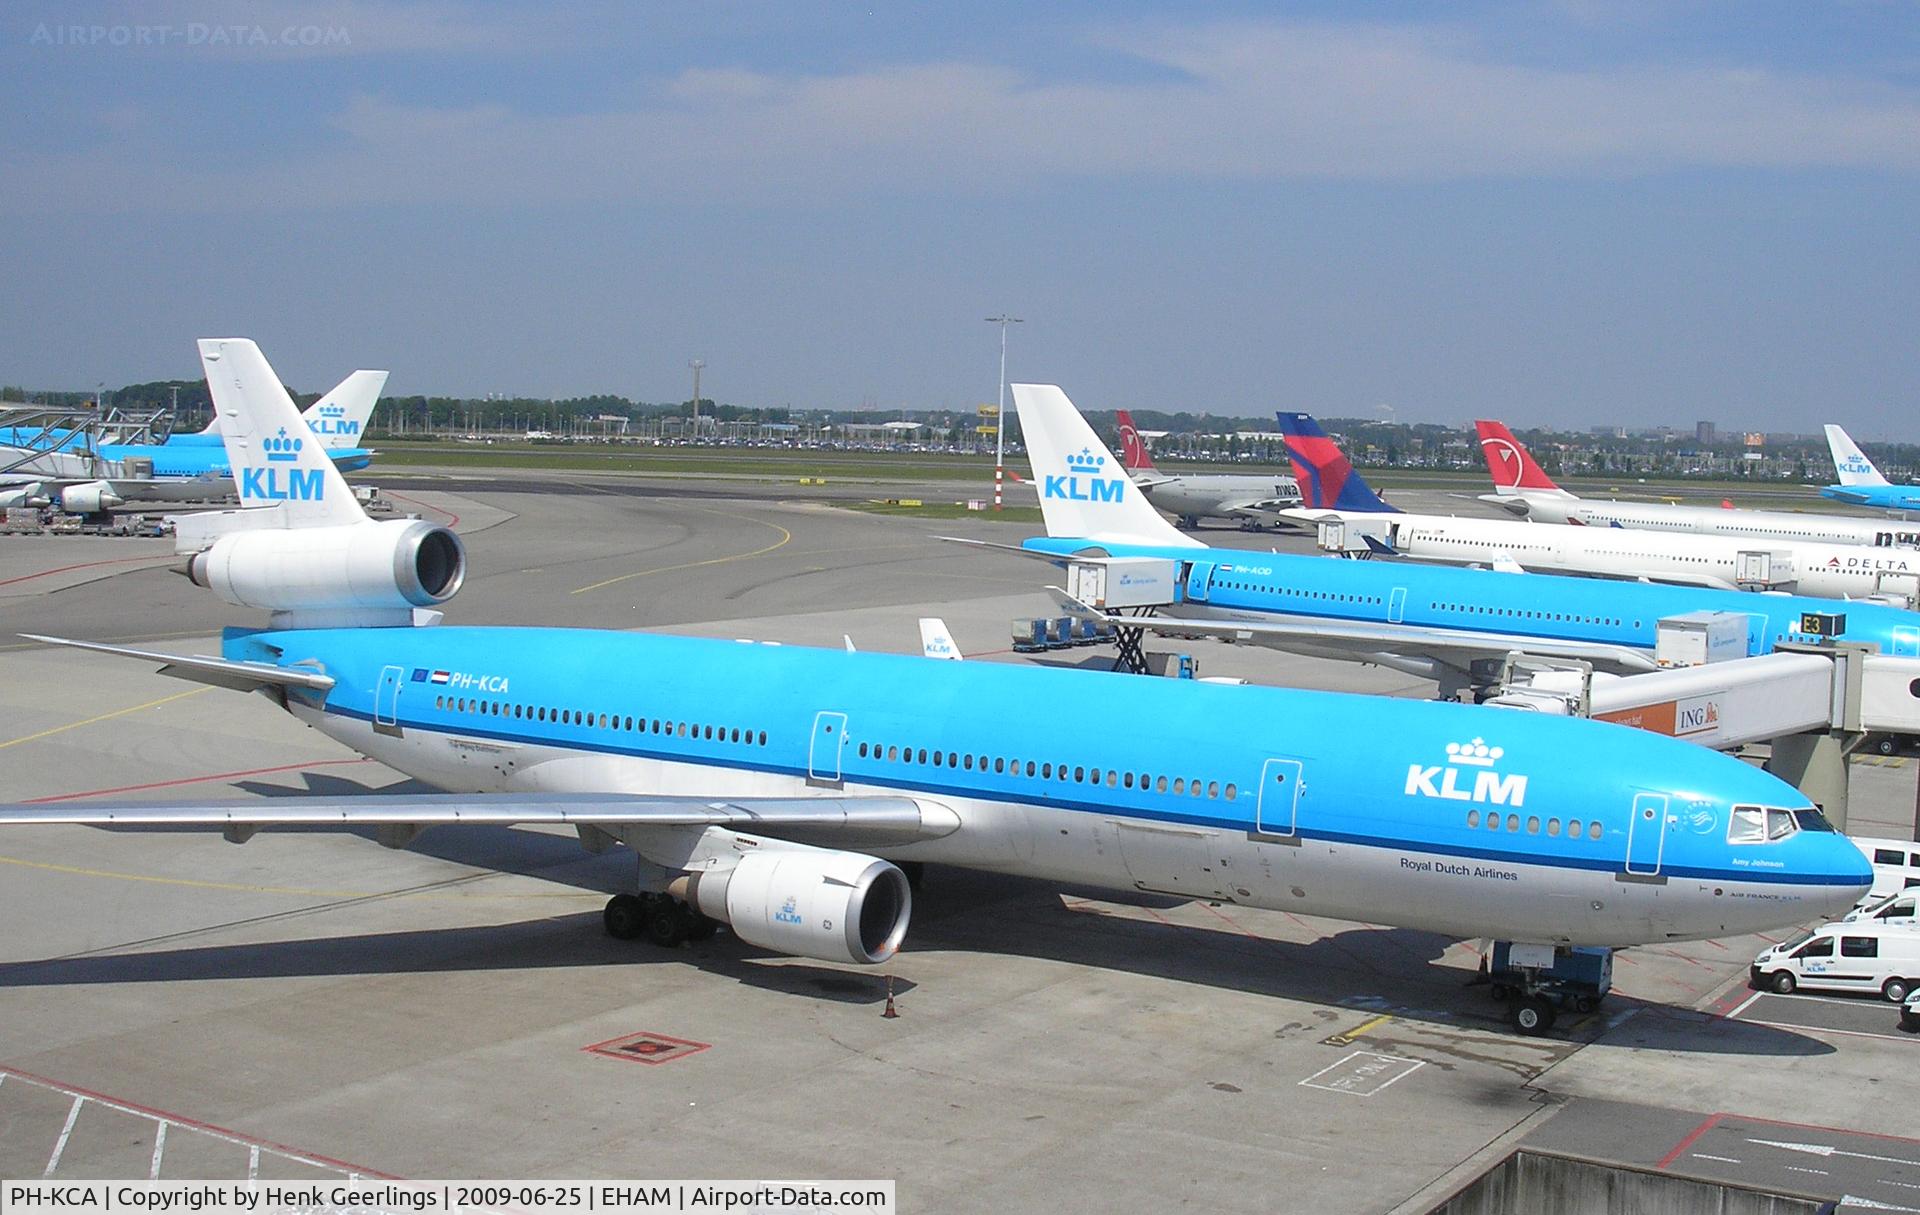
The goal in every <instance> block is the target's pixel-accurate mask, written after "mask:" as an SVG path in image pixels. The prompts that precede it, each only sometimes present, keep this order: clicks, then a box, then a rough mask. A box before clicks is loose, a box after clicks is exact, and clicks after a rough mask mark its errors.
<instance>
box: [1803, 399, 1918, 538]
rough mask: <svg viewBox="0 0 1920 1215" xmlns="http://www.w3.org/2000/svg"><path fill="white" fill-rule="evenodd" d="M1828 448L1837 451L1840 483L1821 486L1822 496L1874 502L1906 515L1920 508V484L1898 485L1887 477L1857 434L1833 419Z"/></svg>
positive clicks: (1866, 503)
mask: <svg viewBox="0 0 1920 1215" xmlns="http://www.w3.org/2000/svg"><path fill="white" fill-rule="evenodd" d="M1827 448H1828V450H1830V451H1832V452H1833V466H1834V468H1835V469H1836V470H1838V472H1839V474H1840V483H1839V484H1838V485H1829V486H1827V487H1826V488H1825V489H1823V490H1821V491H1820V496H1821V497H1823V498H1832V499H1834V500H1835V501H1837V502H1845V503H1847V504H1848V505H1851V506H1874V507H1878V508H1880V509H1881V510H1884V511H1892V512H1894V513H1896V514H1899V515H1901V516H1903V517H1905V516H1909V515H1911V514H1912V513H1913V512H1915V511H1920V486H1914V485H1895V484H1893V482H1891V481H1889V480H1887V478H1886V477H1885V476H1884V475H1882V473H1881V472H1880V470H1879V469H1878V468H1876V467H1875V466H1874V463H1873V461H1872V460H1869V459H1867V453H1866V452H1864V451H1861V450H1860V445H1859V444H1858V443H1855V442H1854V441H1853V436H1852V435H1849V434H1848V433H1847V432H1846V431H1844V430H1842V429H1840V427H1838V426H1835V425H1833V424H1832V423H1831V422H1829V423H1828V424H1827Z"/></svg>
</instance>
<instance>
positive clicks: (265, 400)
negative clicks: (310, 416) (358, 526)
mask: <svg viewBox="0 0 1920 1215" xmlns="http://www.w3.org/2000/svg"><path fill="white" fill-rule="evenodd" d="M200 362H201V365H202V366H203V367H205V368H206V372H207V388H208V389H209V390H210V391H211V392H212V394H213V408H214V410H215V412H216V413H218V414H219V417H220V432H221V434H222V435H223V436H224V437H225V441H226V445H227V461H228V463H230V464H231V465H232V466H233V480H234V484H235V485H236V486H237V487H238V488H239V490H240V505H241V506H242V507H243V508H244V507H273V508H277V509H278V510H279V511H280V512H281V513H282V515H283V517H284V520H285V524H286V526H288V527H327V526H331V525H337V524H346V523H361V522H364V521H365V520H366V518H367V514H366V512H365V511H363V510H361V509H360V504H359V503H358V502H356V501H354V498H353V490H352V489H351V488H349V487H348V485H347V481H346V478H345V477H342V476H341V475H340V470H339V469H337V468H335V467H334V465H333V461H332V460H330V459H328V458H327V453H326V451H325V449H324V448H322V447H321V446H320V442H319V440H317V439H315V438H314V436H313V432H312V431H310V430H308V429H307V424H306V423H305V422H303V421H301V420H300V411H299V410H298V409H297V408H295V407H294V404H293V398H292V397H289V396H288V395H287V390H286V389H285V388H284V387H282V386H281V384H280V377H279V376H277V375H275V374H274V371H273V368H272V367H271V366H270V365H268V363H267V359H266V356H265V355H263V354H261V353H260V347H258V346H256V345H254V344H253V342H252V341H250V340H248V339H247V338H202V339H200Z"/></svg>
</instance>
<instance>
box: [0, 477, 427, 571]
mask: <svg viewBox="0 0 1920 1215" xmlns="http://www.w3.org/2000/svg"><path fill="white" fill-rule="evenodd" d="M386 494H387V497H389V498H398V499H400V500H401V501H402V502H411V503H413V504H414V505H415V506H418V507H421V508H423V509H425V510H430V511H432V512H433V513H434V514H436V515H445V516H446V517H447V526H448V527H458V526H460V516H459V515H456V514H454V513H453V512H452V511H450V510H448V509H447V508H446V507H444V506H434V505H432V504H431V503H427V502H422V501H421V500H420V499H418V498H409V497H407V495H405V494H397V493H395V492H393V491H392V490H387V491H386ZM4 585H5V583H0V586H4Z"/></svg>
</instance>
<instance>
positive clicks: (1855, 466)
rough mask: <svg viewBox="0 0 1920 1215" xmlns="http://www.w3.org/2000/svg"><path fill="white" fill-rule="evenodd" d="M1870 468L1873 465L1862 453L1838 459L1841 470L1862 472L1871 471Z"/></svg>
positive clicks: (1871, 468)
mask: <svg viewBox="0 0 1920 1215" xmlns="http://www.w3.org/2000/svg"><path fill="white" fill-rule="evenodd" d="M1872 470H1873V465H1871V464H1869V463H1867V458H1866V457H1865V456H1862V455H1852V456H1848V457H1847V458H1846V459H1844V460H1842V461H1840V471H1841V472H1845V473H1864V472H1871V471H1872Z"/></svg>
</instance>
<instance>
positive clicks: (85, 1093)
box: [0, 1066, 399, 1181]
mask: <svg viewBox="0 0 1920 1215" xmlns="http://www.w3.org/2000/svg"><path fill="white" fill-rule="evenodd" d="M0 1072H3V1073H5V1074H7V1075H9V1076H18V1077H20V1079H22V1080H26V1081H28V1082H30V1083H33V1084H44V1085H46V1086H47V1087H48V1088H51V1089H54V1090H55V1091H57V1092H62V1093H72V1094H73V1095H74V1096H76V1097H87V1098H90V1099H92V1100H94V1101H98V1102H100V1103H102V1104H103V1105H109V1106H119V1107H120V1108H121V1109H126V1110H132V1111H133V1112H134V1113H137V1114H145V1115H146V1116H147V1117H149V1118H158V1119H160V1120H161V1121H163V1122H171V1123H173V1124H174V1125H175V1126H184V1127H189V1128H191V1129H193V1130H196V1131H207V1132H210V1133H212V1134H215V1135H225V1136H226V1137H227V1138H229V1139H237V1140H239V1141H240V1142H242V1143H247V1144H252V1145H254V1146H256V1147H263V1148H266V1149H268V1150H269V1151H274V1152H280V1153H283V1154H284V1155H287V1156H291V1157H293V1158H294V1159H296V1160H306V1161H311V1162H313V1163H314V1164H324V1165H326V1166H327V1167H329V1168H335V1169H340V1170H341V1171H343V1172H347V1173H358V1174H360V1175H362V1176H365V1177H384V1178H386V1179H388V1180H390V1181H397V1180H399V1174H397V1173H382V1172H381V1171H380V1170H379V1169H369V1168H366V1167H364V1166H361V1165H357V1164H352V1163H349V1162H348V1161H345V1160H336V1159H334V1158H333V1157H331V1156H321V1155H319V1154H317V1153H315V1152H309V1151H305V1150H303V1149H301V1148H297V1147H289V1146H288V1145H286V1144H284V1143H275V1142H274V1141H273V1140H271V1139H261V1138H259V1137H257V1136H254V1135H247V1134H242V1133H241V1132H239V1131H235V1130H229V1129H228V1128H226V1127H224V1126H219V1125H217V1124H215V1123H212V1122H202V1121H200V1120H199V1119H197V1118H189V1117H187V1116H186V1115H184V1114H175V1113H172V1112H170V1111H168V1110H163V1109H156V1108H154V1107H153V1106H151V1105H141V1104H140V1103H139V1102H137V1101H128V1100H126V1099H125V1098H123V1097H109V1096H108V1095H107V1094H105V1093H96V1092H94V1091H93V1090H92V1089H86V1088H80V1087H78V1086H77V1085H72V1084H67V1083H65V1082H63V1081H60V1080H49V1079H47V1077H45V1076H36V1075H34V1074H33V1073H32V1072H23V1071H21V1070H20V1069H19V1068H17V1067H4V1066H0Z"/></svg>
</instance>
